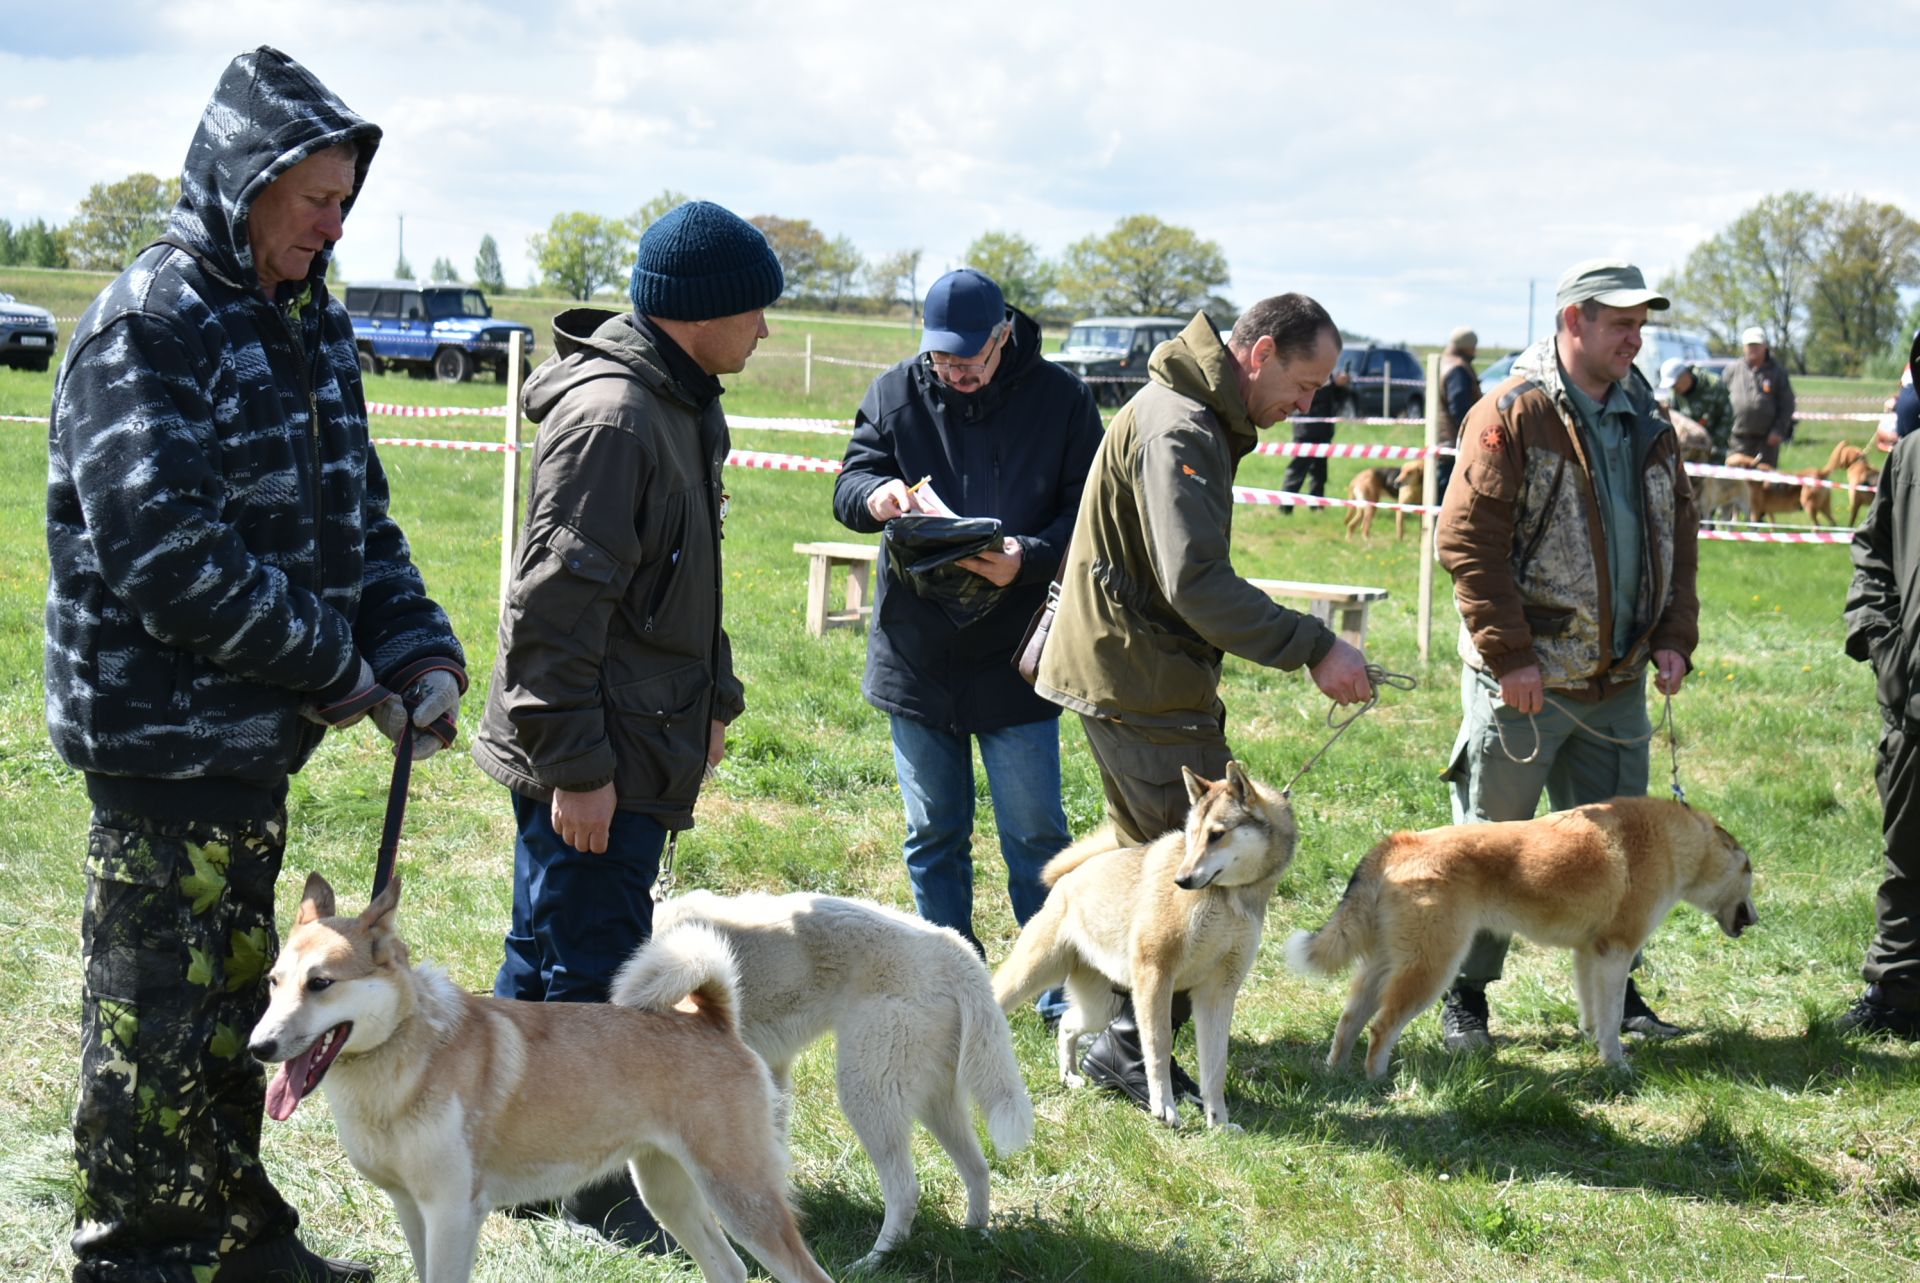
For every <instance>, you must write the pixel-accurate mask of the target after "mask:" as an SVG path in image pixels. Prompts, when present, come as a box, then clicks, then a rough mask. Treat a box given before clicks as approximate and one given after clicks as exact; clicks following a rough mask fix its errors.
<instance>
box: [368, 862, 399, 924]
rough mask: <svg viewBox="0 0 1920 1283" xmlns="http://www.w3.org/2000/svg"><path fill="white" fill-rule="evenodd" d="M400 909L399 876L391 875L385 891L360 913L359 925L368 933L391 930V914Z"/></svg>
mask: <svg viewBox="0 0 1920 1283" xmlns="http://www.w3.org/2000/svg"><path fill="white" fill-rule="evenodd" d="M399 907H400V875H399V874H398V873H396V874H394V875H393V878H392V880H391V881H389V882H388V883H387V886H386V889H385V890H383V891H382V892H380V894H379V895H376V896H375V897H373V902H372V903H371V904H369V905H368V906H367V907H366V908H365V909H363V910H361V911H360V925H361V926H362V927H364V928H366V929H367V930H369V931H391V930H393V913H394V910H396V909H398V908H399Z"/></svg>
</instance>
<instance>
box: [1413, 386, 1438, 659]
mask: <svg viewBox="0 0 1920 1283" xmlns="http://www.w3.org/2000/svg"><path fill="white" fill-rule="evenodd" d="M1439 443H1440V354H1439V353H1438V352H1429V353H1428V354H1427V424H1426V446H1427V452H1426V453H1425V454H1424V455H1422V456H1421V458H1422V459H1424V460H1425V461H1426V466H1425V467H1423V468H1421V469H1420V506H1421V507H1422V508H1426V509H1429V511H1426V512H1422V513H1421V514H1420V618H1419V625H1418V628H1419V633H1420V666H1421V667H1422V668H1426V667H1427V666H1428V664H1430V663H1431V662H1432V658H1433V541H1434V533H1435V530H1436V528H1437V526H1438V524H1439V523H1438V522H1436V521H1435V520H1434V515H1433V513H1432V511H1431V509H1432V508H1433V505H1434V503H1435V502H1436V501H1437V499H1438V497H1439V494H1440V455H1439V454H1438V452H1437V451H1436V449H1435V447H1437V446H1438V445H1439Z"/></svg>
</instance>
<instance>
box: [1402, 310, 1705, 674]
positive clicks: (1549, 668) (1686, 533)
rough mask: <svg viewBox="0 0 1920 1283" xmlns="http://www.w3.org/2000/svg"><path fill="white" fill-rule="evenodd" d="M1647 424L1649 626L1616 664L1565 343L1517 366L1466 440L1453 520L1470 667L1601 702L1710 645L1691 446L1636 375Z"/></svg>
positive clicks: (1451, 501)
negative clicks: (1662, 657)
mask: <svg viewBox="0 0 1920 1283" xmlns="http://www.w3.org/2000/svg"><path fill="white" fill-rule="evenodd" d="M1626 391H1627V395H1628V398H1629V399H1630V400H1631V401H1632V403H1633V406H1634V409H1635V411H1636V420H1635V425H1634V457H1635V458H1636V459H1637V460H1639V461H1640V476H1641V490H1640V509H1641V512H1642V514H1643V519H1644V521H1645V530H1644V539H1643V541H1642V546H1643V547H1644V549H1645V552H1644V554H1643V555H1644V557H1645V561H1644V563H1643V564H1642V567H1641V576H1640V599H1639V600H1638V601H1636V602H1634V603H1632V604H1631V608H1632V610H1633V611H1634V618H1635V619H1636V620H1637V621H1640V623H1639V625H1638V627H1637V628H1636V630H1635V634H1634V640H1633V643H1632V645H1631V646H1630V647H1629V648H1628V650H1627V654H1626V655H1625V657H1623V658H1621V659H1619V660H1617V661H1616V660H1615V659H1614V657H1613V647H1612V645H1611V644H1610V639H1611V638H1612V636H1613V615H1614V612H1615V611H1616V610H1618V609H1620V608H1621V603H1618V602H1614V601H1612V600H1611V599H1610V598H1611V590H1610V587H1609V585H1610V583H1611V580H1610V578H1609V575H1608V573H1607V539H1606V531H1605V529H1604V528H1603V527H1602V525H1601V508H1600V502H1599V497H1598V492H1597V491H1596V489H1595V486H1594V480H1593V470H1592V468H1593V465H1592V463H1591V461H1590V459H1589V454H1588V450H1587V448H1586V446H1585V444H1584V440H1583V432H1582V431H1581V430H1580V429H1579V428H1578V427H1577V424H1578V422H1579V420H1578V418H1577V417H1576V415H1575V413H1574V409H1573V405H1572V402H1571V401H1569V400H1568V398H1567V392H1566V388H1565V385H1564V384H1563V383H1562V381H1561V376H1560V364H1559V359H1558V356H1557V355H1556V351H1555V347H1554V340H1553V338H1552V337H1548V338H1546V339H1543V340H1541V341H1540V342H1539V343H1536V344H1534V346H1532V347H1531V348H1529V349H1527V351H1526V352H1525V353H1524V354H1522V356H1521V357H1520V359H1519V360H1517V361H1515V362H1514V366H1513V374H1512V376H1511V377H1509V378H1508V379H1507V380H1506V381H1505V382H1504V383H1502V384H1501V385H1500V386H1499V387H1497V388H1495V389H1494V390H1493V391H1492V392H1491V393H1489V394H1488V395H1487V396H1485V397H1483V398H1481V400H1480V402H1479V403H1478V404H1477V405H1475V406H1474V408H1473V411H1472V413H1470V414H1469V415H1468V416H1467V421H1466V423H1465V424H1464V425H1463V426H1462V430H1461V433H1460V457H1459V464H1458V466H1457V467H1456V469H1455V471H1454V479H1453V484H1452V485H1451V486H1449V487H1448V488H1447V495H1446V499H1445V501H1444V503H1443V504H1442V505H1441V510H1440V527H1439V532H1438V551H1439V555H1440V562H1441V564H1442V565H1444V566H1445V567H1446V568H1447V570H1448V571H1449V572H1450V573H1451V574H1452V575H1453V588H1454V597H1455V599H1456V601H1457V602H1458V603H1459V606H1460V616H1461V633H1460V657H1461V658H1462V659H1463V660H1464V661H1465V662H1466V663H1467V664H1468V665H1469V666H1471V667H1473V668H1476V669H1483V670H1486V671H1488V672H1491V673H1492V674H1493V675H1494V676H1495V677H1504V676H1505V675H1506V674H1507V673H1510V672H1512V671H1514V670H1515V669H1520V668H1525V667H1526V666H1527V665H1529V664H1534V663H1537V664H1539V665H1540V671H1541V676H1542V678H1543V680H1544V681H1545V683H1546V685H1547V686H1549V687H1551V688H1553V689H1555V690H1557V691H1561V692H1564V693H1567V694H1570V695H1572V696H1574V697H1576V698H1582V699H1598V698H1601V697H1603V696H1605V695H1606V694H1607V693H1608V692H1609V691H1610V690H1612V689H1613V688H1614V687H1616V686H1618V685H1620V684H1622V683H1625V682H1630V681H1635V680H1638V679H1639V677H1640V676H1641V674H1642V672H1643V671H1644V670H1645V667H1646V663H1647V659H1648V657H1649V655H1650V654H1651V653H1652V652H1653V651H1654V650H1656V649H1658V650H1673V651H1677V652H1679V654H1680V655H1682V656H1683V657H1690V656H1691V655H1692V654H1693V648H1694V646H1695V644H1696V643H1697V642H1698V640H1699V615H1700V600H1699V597H1698V595H1697V593H1696V591H1695V586H1694V579H1695V571H1696V567H1697V565H1698V561H1699V545H1698V543H1697V539H1698V533H1699V518H1698V516H1697V514H1696V512H1695V510H1694V505H1693V492H1692V490H1691V489H1690V488H1689V486H1688V484H1687V478H1686V474H1685V473H1684V472H1683V471H1682V470H1681V467H1680V451H1679V442H1678V439H1677V438H1676V437H1675V436H1674V432H1673V429H1672V428H1671V427H1670V426H1668V425H1667V424H1666V423H1665V422H1663V421H1662V420H1661V419H1660V418H1658V417H1657V416H1656V415H1655V413H1654V408H1653V397H1652V395H1651V393H1650V392H1649V391H1648V389H1647V386H1646V383H1645V381H1644V380H1642V379H1640V378H1638V377H1637V376H1636V375H1634V374H1631V373H1630V374H1629V375H1628V376H1627V383H1626Z"/></svg>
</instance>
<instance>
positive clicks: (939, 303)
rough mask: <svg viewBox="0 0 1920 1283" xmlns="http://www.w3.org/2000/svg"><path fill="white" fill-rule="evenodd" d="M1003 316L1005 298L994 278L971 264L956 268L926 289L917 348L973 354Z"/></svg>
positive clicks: (985, 341) (966, 354)
mask: <svg viewBox="0 0 1920 1283" xmlns="http://www.w3.org/2000/svg"><path fill="white" fill-rule="evenodd" d="M1006 319H1007V300H1006V298H1005V296H1003V295H1002V294H1001V293H1000V287H999V286H998V285H996V284H994V283H993V278H992V277H990V276H988V275H987V274H986V273H985V272H977V271H975V270H974V269H973V268H971V267H962V268H959V269H958V270H956V271H952V272H948V273H947V274H946V275H945V276H943V277H941V278H940V279H939V280H937V281H935V282H934V283H933V288H932V289H930V290H928V291H927V304H926V308H925V310H924V311H923V312H922V313H921V320H922V322H923V323H924V325H925V327H926V328H925V329H923V330H922V331H921V333H920V350H921V351H922V352H945V353H947V354H948V355H951V356H972V355H973V354H974V353H975V352H978V351H979V350H980V349H982V348H984V347H985V346H986V345H987V340H988V339H990V338H992V337H993V327H994V326H996V325H998V324H1000V322H1002V321H1004V320H1006Z"/></svg>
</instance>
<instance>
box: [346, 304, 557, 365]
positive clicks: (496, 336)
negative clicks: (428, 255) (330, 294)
mask: <svg viewBox="0 0 1920 1283" xmlns="http://www.w3.org/2000/svg"><path fill="white" fill-rule="evenodd" d="M346 303H347V313H348V315H350V316H352V317H353V337H354V341H355V343H356V344H357V345H358V346H359V348H360V368H361V369H363V370H365V371H367V372H368V373H370V374H378V373H380V372H381V371H382V370H387V369H396V370H405V371H406V372H407V373H408V374H410V375H412V376H413V377H414V378H416V379H424V378H426V377H427V376H428V375H432V376H433V377H435V378H438V379H440V380H442V381H443V382H446V383H464V382H465V381H466V380H468V379H469V378H472V377H473V372H474V371H475V370H492V371H493V377H494V378H496V379H498V380H499V381H500V382H502V383H505V382H506V381H507V344H508V342H510V341H511V338H512V335H513V332H514V331H515V330H518V331H520V332H521V333H522V334H525V335H526V336H527V346H526V350H527V356H528V364H529V368H531V364H532V356H533V347H534V341H533V327H532V326H528V325H522V324H520V323H519V322H517V321H496V320H495V319H494V317H493V307H492V305H490V304H489V303H488V302H487V296H486V295H484V294H482V293H481V292H480V291H479V290H476V289H472V288H470V287H468V286H464V285H422V284H421V283H420V282H418V281H370V282H367V283H365V284H361V285H349V286H348V287H347V295H346Z"/></svg>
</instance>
